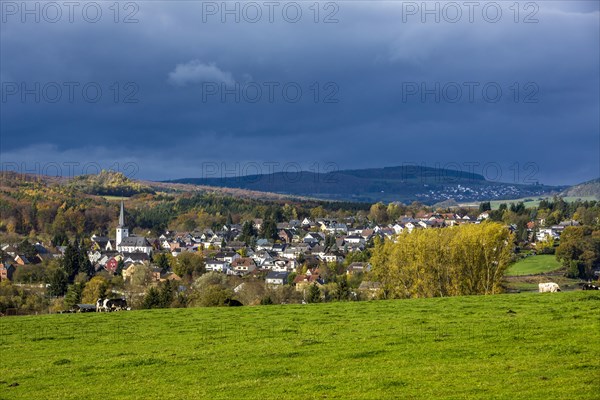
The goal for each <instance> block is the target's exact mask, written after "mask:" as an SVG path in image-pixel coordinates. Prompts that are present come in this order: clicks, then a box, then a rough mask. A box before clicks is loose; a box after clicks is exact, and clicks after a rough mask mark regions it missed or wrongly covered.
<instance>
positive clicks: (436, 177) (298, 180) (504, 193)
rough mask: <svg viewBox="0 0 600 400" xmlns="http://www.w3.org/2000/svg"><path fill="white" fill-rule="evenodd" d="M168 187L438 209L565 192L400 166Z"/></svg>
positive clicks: (279, 174)
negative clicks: (451, 204) (202, 187)
mask: <svg viewBox="0 0 600 400" xmlns="http://www.w3.org/2000/svg"><path fill="white" fill-rule="evenodd" d="M169 182H177V183H188V184H197V185H208V186H218V187H230V188H241V189H248V190H256V191H266V192H275V193H282V194H289V195H299V196H310V197H317V198H322V199H329V200H345V201H360V202H371V203H374V202H378V201H384V202H392V201H401V202H404V203H410V202H413V201H420V202H422V203H425V204H435V203H438V202H441V201H445V200H449V199H453V200H455V201H459V202H463V201H478V200H490V199H491V200H493V199H513V198H518V197H523V196H538V195H541V194H545V193H549V192H553V191H554V192H557V191H559V190H562V188H557V187H552V186H544V185H518V184H508V183H501V182H491V181H487V180H485V178H484V177H483V176H481V175H478V174H472V173H468V172H466V171H456V170H451V169H440V168H430V167H420V166H400V167H386V168H371V169H360V170H342V171H335V172H328V173H315V172H309V171H300V172H275V173H272V174H262V175H246V176H238V177H222V178H220V177H211V178H184V179H176V180H172V181H169Z"/></svg>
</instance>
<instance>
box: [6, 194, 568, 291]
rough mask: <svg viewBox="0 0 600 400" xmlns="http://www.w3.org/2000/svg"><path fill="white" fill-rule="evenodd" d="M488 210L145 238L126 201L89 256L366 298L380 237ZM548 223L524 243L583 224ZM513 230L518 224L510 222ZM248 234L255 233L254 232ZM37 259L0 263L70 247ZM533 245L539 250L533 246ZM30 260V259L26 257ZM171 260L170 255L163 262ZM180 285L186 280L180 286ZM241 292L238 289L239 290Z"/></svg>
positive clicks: (128, 270)
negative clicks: (344, 288) (199, 263)
mask: <svg viewBox="0 0 600 400" xmlns="http://www.w3.org/2000/svg"><path fill="white" fill-rule="evenodd" d="M490 212H491V211H484V212H478V210H476V209H474V210H473V212H471V213H470V215H468V214H464V215H459V214H456V213H448V212H447V213H437V212H424V211H422V212H418V213H417V214H416V215H414V216H406V215H405V216H403V217H401V218H399V219H398V220H396V221H395V222H394V223H388V224H377V223H374V222H372V221H369V220H366V221H365V220H363V221H358V219H357V218H356V217H347V218H343V219H331V218H315V219H311V218H308V217H307V218H304V219H302V220H299V219H291V220H289V221H287V222H279V223H276V226H275V227H274V228H275V229H276V230H275V232H276V238H275V237H274V238H273V239H266V238H259V235H258V232H262V231H263V229H264V226H263V225H264V224H265V222H264V221H263V219H260V218H256V219H253V220H251V221H244V223H242V224H225V225H223V226H222V227H221V229H218V230H213V229H201V230H200V229H195V230H192V231H186V232H176V231H169V230H167V231H165V232H164V233H162V234H161V235H160V236H158V237H154V238H152V237H144V236H137V235H133V234H130V233H129V229H128V227H127V224H126V221H125V210H124V203H123V202H121V205H120V213H119V217H118V225H117V227H116V232H115V236H114V237H108V236H99V235H96V234H94V235H92V236H91V237H90V238H89V241H88V243H89V248H87V249H86V253H87V258H88V259H89V262H90V263H91V266H92V268H93V274H95V275H98V274H104V275H105V276H114V275H118V276H122V278H123V281H124V282H127V281H131V280H132V277H133V276H134V275H135V274H136V273H138V274H139V273H144V272H145V273H146V274H149V278H150V279H149V282H148V286H152V285H157V284H158V283H161V282H165V281H172V282H176V283H177V285H178V286H179V289H180V290H185V286H184V285H183V284H184V283H185V280H186V279H185V278H186V277H185V276H179V275H178V274H177V273H175V272H174V270H173V269H174V268H171V267H170V266H168V265H167V266H165V264H164V263H163V265H158V263H157V259H159V258H160V257H164V256H166V255H168V256H169V258H170V259H172V260H177V257H179V256H181V255H182V254H184V253H191V254H195V255H201V256H202V260H203V269H202V271H201V272H202V273H208V272H214V273H219V274H223V275H225V276H228V277H239V278H242V284H240V285H243V279H247V278H251V279H253V280H259V281H262V282H264V284H265V286H266V287H269V288H271V289H276V288H277V287H283V286H291V287H293V288H295V290H296V291H298V292H302V293H303V297H305V296H306V290H307V289H308V288H309V287H310V286H312V285H314V286H316V287H318V288H322V287H323V285H325V284H326V283H327V281H328V280H331V279H332V276H331V274H330V273H327V270H331V269H333V270H334V271H337V272H336V273H337V274H342V275H346V276H347V277H348V278H350V277H351V278H352V280H353V282H354V286H355V289H356V290H355V292H353V293H355V295H356V293H362V294H363V296H362V297H363V298H376V297H377V296H378V295H379V282H376V281H371V280H369V278H368V272H369V271H370V270H371V264H370V263H369V258H368V255H369V249H371V248H372V247H373V246H374V243H375V242H376V241H377V240H381V241H383V240H386V239H388V240H389V239H392V240H393V239H394V237H396V236H397V235H400V234H402V233H404V232H408V233H411V232H413V231H414V230H421V229H443V228H447V227H452V226H457V225H464V224H480V223H481V222H482V221H485V220H488V219H489V218H490ZM544 223H545V221H544V220H540V221H530V222H529V223H528V224H527V239H528V240H529V241H530V242H532V246H535V243H536V242H537V243H541V244H544V243H545V244H547V245H551V246H553V245H554V244H556V243H557V242H558V240H559V239H560V235H561V233H562V231H563V230H564V229H565V228H566V227H567V226H578V225H579V222H577V221H574V220H566V221H562V222H560V223H559V224H556V225H551V226H549V227H545V226H544ZM508 228H509V229H510V230H511V231H515V230H516V229H517V227H516V225H509V226H508ZM249 232H250V234H249ZM33 248H34V249H35V256H34V257H33V258H32V259H29V258H28V256H27V255H25V254H20V253H19V249H18V248H17V247H16V246H14V245H7V244H4V245H2V251H3V254H6V255H7V256H8V258H5V260H4V261H3V262H2V263H1V264H0V280H11V279H12V278H13V275H14V274H15V271H16V270H17V269H18V268H20V267H22V266H30V265H32V264H37V263H40V262H42V261H43V260H44V259H48V258H59V259H60V258H62V257H63V256H64V252H65V250H66V246H57V247H56V248H52V247H51V246H45V245H44V244H42V243H39V242H38V243H36V244H35V245H33ZM534 248H535V247H534ZM29 257H31V254H30V255H29ZM165 259H166V257H165ZM182 280H183V281H182ZM240 285H238V286H239V287H236V291H237V290H239V288H241V286H240Z"/></svg>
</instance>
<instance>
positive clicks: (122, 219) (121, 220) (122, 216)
mask: <svg viewBox="0 0 600 400" xmlns="http://www.w3.org/2000/svg"><path fill="white" fill-rule="evenodd" d="M123 227H125V211H124V209H123V202H122V201H121V214H119V228H123Z"/></svg>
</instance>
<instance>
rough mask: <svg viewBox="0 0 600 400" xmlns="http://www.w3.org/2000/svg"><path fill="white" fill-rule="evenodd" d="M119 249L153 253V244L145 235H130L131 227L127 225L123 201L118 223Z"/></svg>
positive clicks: (130, 251)
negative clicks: (128, 227)
mask: <svg viewBox="0 0 600 400" xmlns="http://www.w3.org/2000/svg"><path fill="white" fill-rule="evenodd" d="M116 239H117V240H116V245H117V251H119V252H121V253H146V254H148V255H150V253H152V246H151V245H150V243H149V242H148V240H147V239H146V238H145V237H142V236H134V235H132V236H129V229H127V227H126V226H125V210H124V206H123V202H121V214H120V215H119V225H117V237H116Z"/></svg>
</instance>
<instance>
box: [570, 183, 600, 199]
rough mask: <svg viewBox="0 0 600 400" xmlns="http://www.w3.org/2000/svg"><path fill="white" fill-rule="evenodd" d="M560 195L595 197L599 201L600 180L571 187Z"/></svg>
mask: <svg viewBox="0 0 600 400" xmlns="http://www.w3.org/2000/svg"><path fill="white" fill-rule="evenodd" d="M561 195H562V196H568V197H595V198H596V199H600V178H598V179H592V180H591V181H587V182H584V183H581V184H579V185H575V186H571V187H570V188H568V189H567V190H565V191H564V192H562V193H561Z"/></svg>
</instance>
